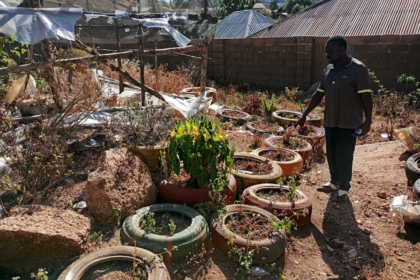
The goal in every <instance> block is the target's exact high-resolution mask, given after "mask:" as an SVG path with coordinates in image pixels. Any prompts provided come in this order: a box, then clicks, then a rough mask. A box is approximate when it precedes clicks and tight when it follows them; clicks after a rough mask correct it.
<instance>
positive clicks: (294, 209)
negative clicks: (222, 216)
mask: <svg viewBox="0 0 420 280" xmlns="http://www.w3.org/2000/svg"><path fill="white" fill-rule="evenodd" d="M288 189H289V187H287V186H279V185H277V184H260V185H255V186H252V187H249V188H247V189H246V190H245V191H244V193H243V198H244V202H245V204H248V205H253V206H257V207H260V208H262V209H264V210H266V211H268V212H270V213H274V211H276V216H277V217H278V218H279V219H280V220H281V219H284V218H285V217H289V218H290V219H291V220H294V221H295V222H296V225H297V226H304V225H306V224H308V223H310V222H311V216H312V201H311V200H310V199H309V198H308V197H307V196H306V195H305V194H304V193H303V192H301V191H300V190H296V194H297V197H298V198H299V200H298V201H295V202H273V201H269V200H266V199H262V198H260V197H258V196H257V195H256V194H257V192H258V191H261V190H284V191H287V190H288ZM294 213H296V214H297V215H295V214H294Z"/></svg>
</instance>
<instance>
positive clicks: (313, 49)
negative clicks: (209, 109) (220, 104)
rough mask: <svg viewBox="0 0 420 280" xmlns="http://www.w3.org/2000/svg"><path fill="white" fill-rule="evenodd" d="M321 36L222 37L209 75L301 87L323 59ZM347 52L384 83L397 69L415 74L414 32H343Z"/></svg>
mask: <svg viewBox="0 0 420 280" xmlns="http://www.w3.org/2000/svg"><path fill="white" fill-rule="evenodd" d="M327 40H328V38H327V37H325V38H320V37H295V38H246V39H223V40H219V39H217V40H215V41H214V42H213V50H212V52H210V57H213V58H214V60H212V61H210V62H209V63H210V64H212V65H213V66H212V68H211V69H212V71H211V72H209V77H211V78H214V79H215V80H216V81H217V82H218V83H222V84H229V83H234V84H238V83H253V84H255V85H257V86H261V87H270V88H281V87H285V86H288V87H292V86H298V87H299V88H301V89H307V88H309V86H310V85H311V84H313V83H315V82H317V81H319V79H320V78H321V77H322V74H323V70H324V69H325V67H326V66H327V64H328V61H327V59H326V56H325V52H324V46H325V43H326V41H327ZM347 41H348V53H349V54H350V55H352V56H353V57H355V58H357V59H359V60H360V61H362V62H363V63H364V64H365V65H366V66H367V67H368V68H369V69H371V70H373V71H374V72H376V74H377V77H378V79H379V80H380V81H381V83H382V84H384V85H385V86H386V87H387V88H392V87H398V84H397V82H396V80H397V76H398V75H401V74H403V73H406V74H408V75H413V76H416V77H417V78H419V79H420V35H386V36H357V37H348V38H347Z"/></svg>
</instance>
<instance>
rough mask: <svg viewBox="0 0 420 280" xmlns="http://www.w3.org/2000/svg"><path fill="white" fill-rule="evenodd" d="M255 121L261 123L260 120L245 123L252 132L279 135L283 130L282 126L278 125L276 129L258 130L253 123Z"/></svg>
mask: <svg viewBox="0 0 420 280" xmlns="http://www.w3.org/2000/svg"><path fill="white" fill-rule="evenodd" d="M257 123H261V121H257V122H249V123H247V124H246V128H247V129H248V130H250V131H252V132H253V133H258V134H267V133H269V134H274V135H280V134H282V133H283V132H284V128H283V127H281V126H279V128H278V129H277V130H276V131H264V130H260V129H258V128H255V127H254V125H255V124H257Z"/></svg>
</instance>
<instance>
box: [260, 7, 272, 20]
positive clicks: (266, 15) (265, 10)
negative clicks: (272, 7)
mask: <svg viewBox="0 0 420 280" xmlns="http://www.w3.org/2000/svg"><path fill="white" fill-rule="evenodd" d="M260 13H261V14H262V15H263V16H265V17H268V18H270V17H271V12H270V11H269V10H267V9H264V10H262V11H261V12H260Z"/></svg>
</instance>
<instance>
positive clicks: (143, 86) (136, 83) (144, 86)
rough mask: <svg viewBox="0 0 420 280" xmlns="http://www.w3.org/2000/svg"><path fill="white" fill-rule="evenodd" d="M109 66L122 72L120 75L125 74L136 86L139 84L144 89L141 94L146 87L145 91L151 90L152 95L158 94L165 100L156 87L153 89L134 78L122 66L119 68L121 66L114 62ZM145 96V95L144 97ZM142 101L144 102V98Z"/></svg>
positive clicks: (157, 95)
mask: <svg viewBox="0 0 420 280" xmlns="http://www.w3.org/2000/svg"><path fill="white" fill-rule="evenodd" d="M109 67H111V70H112V71H117V72H118V73H120V75H121V76H123V77H124V79H126V80H127V81H129V82H130V83H132V84H133V85H135V86H138V87H140V88H141V89H142V93H141V95H142V96H143V89H144V92H146V91H147V92H149V93H151V94H152V95H154V96H156V97H157V98H159V99H161V100H163V98H162V96H161V95H160V94H159V92H157V91H155V90H154V89H152V88H150V87H148V86H146V85H145V84H144V83H141V82H139V81H137V80H136V79H134V78H133V77H132V76H131V75H130V74H129V73H128V72H127V71H125V70H123V69H121V68H119V67H117V66H115V65H114V64H112V63H110V64H109ZM142 98H143V97H142ZM142 102H143V99H142Z"/></svg>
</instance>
